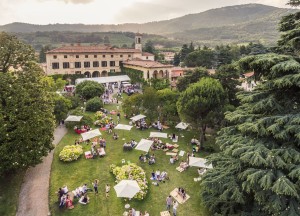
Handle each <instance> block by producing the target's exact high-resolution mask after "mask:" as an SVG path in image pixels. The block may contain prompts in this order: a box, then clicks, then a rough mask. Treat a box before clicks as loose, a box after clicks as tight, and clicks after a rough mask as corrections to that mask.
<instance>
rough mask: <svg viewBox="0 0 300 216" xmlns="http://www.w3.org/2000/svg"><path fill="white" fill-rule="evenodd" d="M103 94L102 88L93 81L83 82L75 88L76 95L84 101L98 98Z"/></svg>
mask: <svg viewBox="0 0 300 216" xmlns="http://www.w3.org/2000/svg"><path fill="white" fill-rule="evenodd" d="M103 93H104V86H103V85H102V84H100V83H97V82H95V81H83V82H81V83H79V84H78V85H77V86H76V94H78V95H79V96H80V97H82V98H83V99H85V100H89V99H91V98H94V97H100V96H101V95H102V94H103Z"/></svg>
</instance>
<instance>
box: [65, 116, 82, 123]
mask: <svg viewBox="0 0 300 216" xmlns="http://www.w3.org/2000/svg"><path fill="white" fill-rule="evenodd" d="M82 117H83V116H75V115H69V116H68V117H67V118H66V120H65V122H68V121H69V122H79V121H80V120H81V119H82Z"/></svg>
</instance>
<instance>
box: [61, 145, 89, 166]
mask: <svg viewBox="0 0 300 216" xmlns="http://www.w3.org/2000/svg"><path fill="white" fill-rule="evenodd" d="M82 154H83V150H82V146H80V145H67V146H65V147H64V148H63V150H62V151H61V152H60V153H59V159H60V160H62V161H64V162H69V161H73V160H77V159H78V158H79V157H80V155H82Z"/></svg>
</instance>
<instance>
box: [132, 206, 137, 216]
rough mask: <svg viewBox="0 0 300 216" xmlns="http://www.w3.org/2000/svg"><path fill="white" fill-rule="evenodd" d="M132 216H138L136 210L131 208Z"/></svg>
mask: <svg viewBox="0 0 300 216" xmlns="http://www.w3.org/2000/svg"><path fill="white" fill-rule="evenodd" d="M131 216H136V212H135V209H134V208H131Z"/></svg>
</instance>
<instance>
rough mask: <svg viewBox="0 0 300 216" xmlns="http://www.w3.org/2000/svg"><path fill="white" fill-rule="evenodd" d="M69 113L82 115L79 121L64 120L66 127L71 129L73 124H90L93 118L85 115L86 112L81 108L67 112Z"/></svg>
mask: <svg viewBox="0 0 300 216" xmlns="http://www.w3.org/2000/svg"><path fill="white" fill-rule="evenodd" d="M69 115H77V116H83V117H82V119H81V121H80V122H66V127H67V128H68V129H73V128H74V127H75V126H80V125H90V126H91V125H92V124H93V119H92V118H91V117H90V116H89V115H87V114H86V113H83V112H82V110H81V108H77V109H75V110H72V111H70V112H69Z"/></svg>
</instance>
